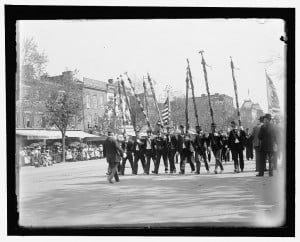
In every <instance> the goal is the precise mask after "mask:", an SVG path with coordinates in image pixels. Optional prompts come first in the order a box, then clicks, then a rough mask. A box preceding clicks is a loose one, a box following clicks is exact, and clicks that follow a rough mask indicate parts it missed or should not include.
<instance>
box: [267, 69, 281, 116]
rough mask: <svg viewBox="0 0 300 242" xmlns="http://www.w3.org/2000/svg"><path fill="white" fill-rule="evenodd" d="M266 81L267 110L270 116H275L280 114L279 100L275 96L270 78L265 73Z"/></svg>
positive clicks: (274, 89)
mask: <svg viewBox="0 0 300 242" xmlns="http://www.w3.org/2000/svg"><path fill="white" fill-rule="evenodd" d="M266 81H267V93H268V110H269V113H271V114H276V113H279V112H280V106H279V99H278V96H277V92H276V88H275V86H274V83H273V82H272V80H271V78H270V77H269V75H268V74H267V72H266Z"/></svg>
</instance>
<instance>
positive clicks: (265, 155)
mask: <svg viewBox="0 0 300 242" xmlns="http://www.w3.org/2000/svg"><path fill="white" fill-rule="evenodd" d="M271 119H272V117H271V114H269V113H267V114H266V115H265V116H264V124H263V125H262V126H261V128H260V131H259V134H258V138H259V140H260V145H261V164H262V165H261V166H260V169H259V173H258V175H257V176H263V175H264V169H263V167H264V166H265V164H266V160H267V159H268V160H269V176H273V168H274V167H273V166H274V164H273V155H274V151H275V150H274V149H275V146H276V145H277V143H278V141H277V138H276V132H275V128H274V125H273V124H272V123H271Z"/></svg>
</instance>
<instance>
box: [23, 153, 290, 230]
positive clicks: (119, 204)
mask: <svg viewBox="0 0 300 242" xmlns="http://www.w3.org/2000/svg"><path fill="white" fill-rule="evenodd" d="M161 163H163V162H161ZM245 164H246V165H245V171H244V172H243V173H239V174H234V173H233V164H232V163H229V164H226V165H225V166H224V168H225V172H224V173H223V174H217V175H215V174H206V172H205V169H204V168H203V167H201V168H202V169H201V175H195V174H191V173H190V167H189V165H188V164H187V166H186V173H187V174H186V175H179V174H164V173H163V171H164V169H163V165H161V167H160V172H161V174H159V175H149V176H146V175H142V174H139V175H137V176H133V175H131V172H130V167H129V164H128V165H127V167H126V170H125V173H127V174H125V176H121V177H120V180H121V182H119V183H114V184H109V183H108V182H107V180H106V176H105V172H106V171H107V163H106V161H105V160H104V159H101V160H91V161H80V162H69V163H61V164H55V165H53V166H52V167H43V168H34V167H22V168H21V170H20V184H21V185H20V191H19V192H20V194H19V195H20V204H19V206H20V224H21V225H24V226H67V225H95V226H97V225H100V226H101V225H104V226H105V225H124V226H126V225H132V224H134V225H143V224H146V225H147V224H156V225H159V226H165V225H173V226H174V225H175V226H176V225H178V226H180V225H187V224H192V225H197V224H198V225H201V226H203V225H209V224H211V223H223V224H222V225H224V223H225V224H228V225H231V224H233V225H245V224H246V225H251V226H255V225H258V226H262V225H272V222H274V221H275V222H276V221H278V217H280V216H281V215H282V212H281V211H282V210H283V203H282V199H280V197H282V195H281V196H278V194H280V192H279V190H280V189H283V185H284V184H283V183H282V182H281V181H282V180H283V179H282V176H281V174H280V173H279V174H278V173H277V172H275V175H274V177H269V176H268V174H267V172H266V173H265V174H266V175H265V177H256V176H255V174H256V173H255V172H254V166H255V162H254V161H246V162H245ZM152 165H153V164H152ZM176 166H177V170H179V169H178V168H179V167H178V166H179V165H178V164H176ZM211 166H212V164H211ZM151 168H152V167H151ZM212 168H213V167H211V171H213V169H212ZM139 173H142V169H141V167H139ZM273 225H274V224H273ZM275 225H276V224H275Z"/></svg>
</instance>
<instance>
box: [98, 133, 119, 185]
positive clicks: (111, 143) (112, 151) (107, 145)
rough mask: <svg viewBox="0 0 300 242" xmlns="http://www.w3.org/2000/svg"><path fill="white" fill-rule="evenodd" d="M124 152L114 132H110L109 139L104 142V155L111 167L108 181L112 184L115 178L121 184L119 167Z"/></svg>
mask: <svg viewBox="0 0 300 242" xmlns="http://www.w3.org/2000/svg"><path fill="white" fill-rule="evenodd" d="M123 153H124V150H123V149H122V148H121V147H120V145H119V144H118V142H117V140H116V139H115V138H114V136H113V132H112V131H109V132H108V137H107V138H106V140H105V142H104V147H103V155H104V157H106V160H107V162H108V165H109V170H110V172H109V174H108V177H107V180H108V181H109V182H110V183H113V182H112V178H113V177H114V178H115V180H116V182H119V176H118V172H117V169H118V165H119V163H120V160H121V157H122V156H123Z"/></svg>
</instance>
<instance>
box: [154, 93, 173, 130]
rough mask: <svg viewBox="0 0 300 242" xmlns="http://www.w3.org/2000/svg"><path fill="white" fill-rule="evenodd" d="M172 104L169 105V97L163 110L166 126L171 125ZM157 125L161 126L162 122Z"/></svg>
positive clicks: (163, 119)
mask: <svg viewBox="0 0 300 242" xmlns="http://www.w3.org/2000/svg"><path fill="white" fill-rule="evenodd" d="M170 111H171V110H170V103H169V97H167V99H166V101H165V103H164V106H163V110H162V112H161V116H162V121H163V123H164V125H169V124H170V117H171V113H170ZM157 124H160V121H159V120H158V122H157Z"/></svg>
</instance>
